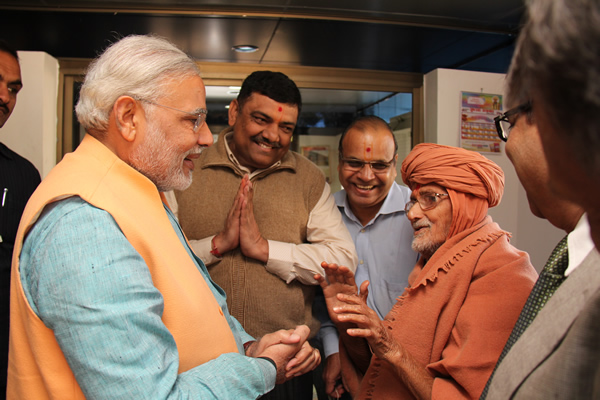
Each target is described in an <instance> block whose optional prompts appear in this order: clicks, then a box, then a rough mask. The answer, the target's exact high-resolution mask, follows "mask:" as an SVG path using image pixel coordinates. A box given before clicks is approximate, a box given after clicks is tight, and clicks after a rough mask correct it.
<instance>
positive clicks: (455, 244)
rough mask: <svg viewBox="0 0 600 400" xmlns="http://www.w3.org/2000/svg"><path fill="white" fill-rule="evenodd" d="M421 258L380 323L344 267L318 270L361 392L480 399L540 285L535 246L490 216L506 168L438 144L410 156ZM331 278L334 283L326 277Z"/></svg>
mask: <svg viewBox="0 0 600 400" xmlns="http://www.w3.org/2000/svg"><path fill="white" fill-rule="evenodd" d="M402 179H403V181H404V182H405V183H406V184H407V185H408V186H409V187H410V188H411V189H412V193H411V196H410V201H408V202H407V203H406V206H405V210H406V212H407V216H408V219H409V221H410V222H411V224H412V227H413V229H414V239H413V243H412V247H413V249H414V250H415V251H418V252H419V253H420V254H421V257H420V259H419V261H418V262H417V264H416V265H415V267H414V269H413V271H412V272H411V274H410V276H409V278H408V283H409V287H408V288H407V289H406V291H405V292H404V293H403V294H402V296H401V297H400V298H399V299H398V302H397V303H396V304H395V306H394V307H393V308H392V310H391V311H390V312H389V313H388V314H387V316H386V317H385V319H384V320H383V321H381V319H380V318H379V316H378V315H377V314H376V313H375V312H374V311H373V310H371V309H370V308H369V307H368V305H367V303H366V302H365V298H366V295H367V294H366V293H364V292H365V290H366V288H367V287H366V286H367V285H366V283H363V284H362V287H361V288H360V294H357V287H356V284H355V282H354V277H353V274H352V273H351V272H350V271H349V270H348V269H347V268H346V267H344V266H337V265H331V264H330V265H327V264H326V263H324V264H323V267H324V268H325V271H326V274H327V278H328V280H327V281H326V280H325V279H324V278H323V277H319V281H320V283H321V286H322V287H323V291H324V293H325V298H326V300H327V307H328V310H329V314H330V316H331V318H332V320H333V321H334V323H335V324H336V326H337V327H338V330H339V331H340V350H341V351H340V354H341V358H342V374H343V377H344V380H345V382H347V383H348V387H349V388H350V390H351V392H352V393H353V395H354V398H355V399H367V398H372V399H392V398H418V399H431V398H440V399H450V398H477V397H479V395H480V394H481V392H482V390H483V388H484V386H485V383H486V381H487V379H488V378H489V376H490V374H491V373H492V370H493V368H494V364H495V362H496V360H497V359H498V357H499V355H500V352H501V351H502V348H503V347H504V344H505V343H506V339H507V338H508V336H509V335H510V332H511V330H512V328H513V326H514V324H515V322H516V320H517V318H518V316H519V313H520V311H521V308H522V307H523V304H524V303H525V300H526V299H527V296H528V295H529V292H530V291H531V288H532V287H533V283H534V282H535V279H536V277H537V273H536V271H535V269H534V268H533V266H532V265H531V264H530V262H529V257H528V256H527V254H526V253H524V252H521V251H518V250H517V249H515V248H514V247H512V246H511V245H510V244H509V241H508V240H509V233H508V232H505V231H503V230H502V229H501V228H500V227H499V226H498V224H496V223H494V222H493V221H492V219H491V217H490V216H489V215H488V214H487V212H488V208H489V207H493V206H495V205H497V204H498V203H499V202H500V199H501V197H502V192H503V190H504V174H503V172H502V170H501V169H500V168H499V167H498V166H497V165H496V164H494V163H493V162H491V161H490V160H488V159H487V158H485V157H484V156H482V155H481V154H479V153H476V152H472V151H468V150H464V149H460V148H455V147H450V146H442V145H437V144H431V143H424V144H419V145H417V146H415V148H414V149H413V150H412V151H411V152H410V154H409V155H408V157H407V158H406V159H405V160H404V162H403V163H402ZM327 282H329V284H328V283H327Z"/></svg>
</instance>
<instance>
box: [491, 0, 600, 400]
mask: <svg viewBox="0 0 600 400" xmlns="http://www.w3.org/2000/svg"><path fill="white" fill-rule="evenodd" d="M527 12H528V17H527V18H528V19H527V22H526V24H525V26H524V28H523V30H522V32H521V35H520V37H519V40H518V42H517V47H516V50H515V54H514V57H513V60H512V63H511V66H510V69H509V73H508V78H507V87H508V88H507V101H508V104H510V105H511V107H513V108H512V111H513V115H512V120H511V119H510V118H509V122H510V123H512V124H515V125H514V126H513V131H512V133H511V134H510V136H508V142H507V145H506V152H507V154H509V155H510V158H511V160H512V162H513V164H514V165H515V169H516V170H517V173H519V178H520V180H521V182H522V183H523V186H524V187H525V190H526V191H527V195H528V198H529V199H530V204H531V203H532V201H531V200H532V199H533V198H534V196H535V200H533V203H535V206H532V211H534V212H535V208H538V209H539V211H540V215H543V216H544V217H546V218H548V220H549V221H550V222H552V223H553V224H554V225H556V226H559V227H561V228H562V229H565V230H566V231H570V230H573V228H575V229H574V230H573V231H572V232H571V233H570V234H569V235H568V236H567V244H568V246H567V256H568V264H567V268H566V270H565V271H564V272H562V271H556V272H555V273H553V274H552V275H551V278H552V280H557V281H558V282H561V283H560V286H558V288H557V289H555V292H554V294H552V296H551V297H550V299H549V300H548V301H547V303H545V305H543V306H542V307H541V309H540V310H539V312H538V314H537V315H536V316H535V318H534V319H533V320H532V321H531V322H530V325H529V326H527V327H526V329H525V330H524V331H523V332H522V333H521V336H518V337H517V338H516V341H514V344H512V347H508V346H509V345H510V343H511V341H510V340H509V343H507V348H506V349H505V352H506V355H505V357H504V358H503V359H502V360H500V361H499V364H498V366H497V367H496V371H495V373H494V375H493V377H492V378H491V380H490V382H488V387H489V390H488V392H487V397H484V398H487V399H507V398H515V399H530V398H560V399H597V398H600V256H599V255H598V251H597V249H598V246H599V245H600V205H599V204H600V203H599V202H598V198H599V195H600V190H599V189H598V188H600V157H598V154H600V135H599V134H598V132H599V130H600V80H599V79H598V71H600V3H599V2H598V1H596V0H567V1H563V0H542V1H530V2H528V10H527ZM509 112H510V111H509ZM509 112H507V113H506V114H508V113H509ZM515 121H516V122H515ZM530 122H533V123H534V124H535V125H537V129H535V128H534V127H533V126H532V125H528V124H529V123H530ZM525 129H527V131H525ZM542 148H543V151H544V154H545V156H542V155H541V151H542ZM536 154H537V155H538V156H537V157H536ZM535 158H538V159H539V162H538V163H537V164H532V161H533V160H532V159H535ZM548 189H549V190H548ZM544 194H545V195H544ZM557 198H558V199H560V200H556V199H557ZM557 201H559V202H560V204H556V202H557ZM572 203H574V204H576V205H577V206H579V207H577V206H573V204H572ZM582 209H583V211H585V212H586V215H584V216H583V217H581V218H579V217H578V216H580V215H581V213H582ZM586 219H587V222H588V223H589V229H590V231H591V238H592V239H593V242H594V243H595V247H596V250H593V251H591V252H590V251H589V249H590V247H591V246H590V244H589V243H588V242H589V237H588V233H587V232H586V230H587V226H586V225H587V224H586ZM551 258H552V257H551ZM542 274H544V272H542ZM565 276H566V279H565ZM540 280H541V276H540ZM537 287H538V284H536V288H537ZM536 292H537V291H536V289H534V291H533V292H532V295H531V296H530V300H528V304H529V303H530V301H531V302H532V304H539V298H540V297H539V296H537V295H536ZM542 292H543V291H542V290H540V294H542ZM543 297H546V296H545V295H544V296H543ZM526 308H527V306H526ZM526 312H527V310H526V309H524V310H523V313H522V317H523V316H524V315H525V314H526ZM518 325H519V324H518ZM503 354H504V352H503Z"/></svg>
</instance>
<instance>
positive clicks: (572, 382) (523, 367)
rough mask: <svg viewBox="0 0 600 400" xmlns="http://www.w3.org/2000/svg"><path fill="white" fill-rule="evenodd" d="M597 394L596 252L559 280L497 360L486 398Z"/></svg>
mask: <svg viewBox="0 0 600 400" xmlns="http://www.w3.org/2000/svg"><path fill="white" fill-rule="evenodd" d="M509 398H510V399H513V398H514V399H600V254H599V253H598V251H597V250H595V249H594V250H592V251H591V252H590V253H589V254H588V255H587V257H586V258H585V259H584V260H583V262H582V263H581V264H580V265H579V266H578V267H577V269H576V270H575V271H573V272H572V273H571V274H570V275H569V277H568V278H567V279H566V280H565V281H564V282H563V283H562V284H561V285H560V287H559V288H558V290H557V291H556V292H555V293H554V295H553V296H552V298H551V299H550V300H549V301H548V303H547V304H546V305H545V306H544V307H543V308H542V310H541V311H540V312H539V314H538V316H537V317H536V319H535V320H534V321H533V322H532V323H531V325H530V326H529V327H528V328H527V330H526V331H525V332H524V333H523V335H522V336H521V337H520V338H519V340H518V341H517V342H516V343H515V344H514V346H513V347H512V348H511V350H510V352H509V353H508V354H507V355H506V357H505V358H504V360H503V361H502V362H501V363H500V365H499V366H498V369H497V370H496V374H495V375H494V379H493V380H492V382H491V385H490V387H489V392H488V395H487V397H486V399H487V400H493V399H502V400H504V399H509Z"/></svg>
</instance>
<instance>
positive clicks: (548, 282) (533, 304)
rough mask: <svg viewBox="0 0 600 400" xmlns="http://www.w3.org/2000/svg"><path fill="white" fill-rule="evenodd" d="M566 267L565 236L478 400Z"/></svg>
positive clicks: (544, 270)
mask: <svg viewBox="0 0 600 400" xmlns="http://www.w3.org/2000/svg"><path fill="white" fill-rule="evenodd" d="M568 266H569V253H568V249H567V236H565V237H564V238H563V239H562V240H561V241H560V242H559V243H558V244H557V245H556V247H555V248H554V250H553V251H552V254H551V255H550V258H549V259H548V261H547V262H546V265H545V266H544V269H543V270H542V272H541V273H540V276H539V278H538V280H537V282H536V283H535V285H534V286H533V289H532V290H531V294H530V295H529V297H528V298H527V302H525V306H523V310H521V314H520V315H519V319H518V320H517V323H516V324H515V327H514V328H513V330H512V332H511V334H510V336H509V338H508V341H507V342H506V345H505V346H504V350H502V353H501V354H500V358H499V359H498V362H497V363H496V367H495V368H494V372H492V375H491V376H490V379H489V380H488V382H487V384H486V385H485V388H484V389H483V392H482V393H481V397H480V400H483V399H485V397H486V396H487V392H488V389H489V386H490V382H491V381H492V378H493V377H494V373H495V372H496V369H497V368H498V365H500V362H501V361H502V360H503V359H504V357H505V356H506V354H508V352H509V350H510V349H511V347H512V346H513V345H514V344H515V342H516V341H517V340H518V339H519V337H520V336H521V335H522V334H523V332H525V329H527V327H528V326H529V325H530V324H531V322H532V321H533V320H534V319H535V317H536V315H537V314H538V312H539V311H540V310H541V309H542V307H544V304H546V303H547V302H548V300H549V299H550V297H552V295H553V294H554V292H555V291H556V289H557V288H558V287H559V286H560V284H561V283H562V282H563V281H564V280H565V279H566V277H565V271H566V270H567V267H568Z"/></svg>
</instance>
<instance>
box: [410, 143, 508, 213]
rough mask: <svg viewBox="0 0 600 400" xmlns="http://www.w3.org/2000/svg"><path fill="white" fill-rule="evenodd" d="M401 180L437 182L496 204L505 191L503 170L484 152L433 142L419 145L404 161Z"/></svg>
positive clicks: (423, 183)
mask: <svg viewBox="0 0 600 400" xmlns="http://www.w3.org/2000/svg"><path fill="white" fill-rule="evenodd" d="M402 180H403V181H404V183H406V184H407V185H408V187H410V188H411V189H414V187H415V185H417V184H420V185H426V184H428V183H436V184H438V185H440V186H443V187H444V188H446V189H452V190H454V191H457V192H462V193H467V194H472V195H473V196H476V197H479V198H482V199H485V200H487V203H488V205H489V207H494V206H495V205H497V204H498V203H500V200H501V199H502V193H503V192H504V172H502V169H500V167H499V166H498V165H496V163H494V162H492V161H490V160H488V159H487V158H485V157H484V156H482V155H481V154H479V153H477V152H474V151H469V150H465V149H461V148H458V147H451V146H443V145H441V144H434V143H421V144H418V145H416V146H415V147H414V148H413V149H412V151H411V152H410V153H409V154H408V156H407V157H406V158H405V159H404V161H403V162H402Z"/></svg>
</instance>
